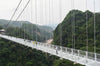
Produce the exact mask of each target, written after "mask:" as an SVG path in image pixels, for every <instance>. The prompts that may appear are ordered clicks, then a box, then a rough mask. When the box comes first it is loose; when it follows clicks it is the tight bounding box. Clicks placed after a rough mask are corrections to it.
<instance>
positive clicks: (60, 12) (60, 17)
mask: <svg viewBox="0 0 100 66" xmlns="http://www.w3.org/2000/svg"><path fill="white" fill-rule="evenodd" d="M61 19H62V0H59V20H60V21H61ZM61 45H62V25H61V23H60V46H61Z"/></svg>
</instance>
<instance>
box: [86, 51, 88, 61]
mask: <svg viewBox="0 0 100 66" xmlns="http://www.w3.org/2000/svg"><path fill="white" fill-rule="evenodd" d="M87 62H88V52H87V51H86V63H87Z"/></svg>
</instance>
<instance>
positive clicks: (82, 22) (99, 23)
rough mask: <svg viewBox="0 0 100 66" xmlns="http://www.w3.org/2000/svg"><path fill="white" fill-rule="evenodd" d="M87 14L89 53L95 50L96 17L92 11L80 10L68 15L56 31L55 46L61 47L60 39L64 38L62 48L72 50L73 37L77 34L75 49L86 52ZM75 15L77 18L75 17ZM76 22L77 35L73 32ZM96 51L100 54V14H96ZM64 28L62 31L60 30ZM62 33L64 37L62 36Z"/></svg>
mask: <svg viewBox="0 0 100 66" xmlns="http://www.w3.org/2000/svg"><path fill="white" fill-rule="evenodd" d="M86 14H87V15H88V16H87V24H88V25H87V26H88V27H87V29H88V47H89V51H91V52H93V50H94V15H93V13H92V12H90V11H86V12H82V11H79V10H72V11H70V12H69V13H68V15H67V16H66V17H65V19H64V20H63V22H62V23H60V24H59V25H58V26H57V28H56V29H55V31H54V41H53V43H54V44H57V45H60V38H61V37H62V46H66V47H70V48H72V46H73V44H72V35H73V34H75V48H76V49H81V50H86V46H87V45H86V41H87V36H86ZM74 15H75V17H74ZM74 20H75V33H74V32H73V30H72V27H74V25H73V24H74ZM95 20H96V50H97V52H98V53H100V41H99V40H100V29H99V27H100V13H96V19H95ZM61 27H62V30H60V29H61ZM61 31H62V36H61V34H60V33H61Z"/></svg>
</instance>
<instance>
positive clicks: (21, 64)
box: [0, 38, 82, 66]
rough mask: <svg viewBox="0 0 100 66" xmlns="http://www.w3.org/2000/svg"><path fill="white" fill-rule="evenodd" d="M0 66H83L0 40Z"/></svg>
mask: <svg viewBox="0 0 100 66" xmlns="http://www.w3.org/2000/svg"><path fill="white" fill-rule="evenodd" d="M0 66H82V65H79V64H74V63H73V62H71V61H68V60H65V59H60V58H58V57H56V56H53V55H50V54H47V53H44V52H41V51H39V50H36V49H32V48H29V47H26V46H23V45H20V44H17V43H14V42H11V41H8V40H5V39H2V38H0Z"/></svg>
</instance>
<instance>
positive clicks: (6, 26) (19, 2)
mask: <svg viewBox="0 0 100 66" xmlns="http://www.w3.org/2000/svg"><path fill="white" fill-rule="evenodd" d="M21 2H22V0H20V2H19V3H18V5H17V8H16V9H15V11H14V13H13V15H12V16H11V18H10V20H9V22H8V23H7V25H6V28H7V27H8V25H9V24H10V23H11V21H12V19H13V17H14V16H15V14H16V12H17V10H18V8H19V6H20V4H21Z"/></svg>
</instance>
